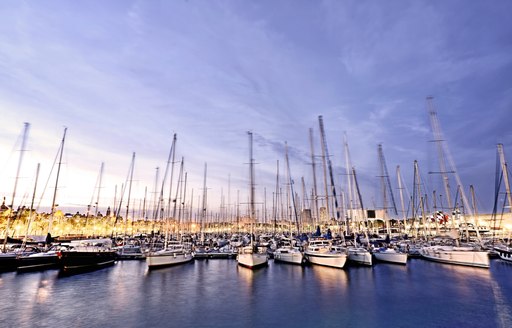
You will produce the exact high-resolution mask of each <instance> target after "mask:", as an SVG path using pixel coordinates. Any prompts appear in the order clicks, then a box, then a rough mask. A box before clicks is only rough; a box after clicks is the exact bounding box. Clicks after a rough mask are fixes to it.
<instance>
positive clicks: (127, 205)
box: [124, 152, 135, 236]
mask: <svg viewBox="0 0 512 328" xmlns="http://www.w3.org/2000/svg"><path fill="white" fill-rule="evenodd" d="M134 168H135V152H134V153H133V154H132V165H131V167H130V180H129V181H128V200H127V201H126V219H125V220H126V221H125V233H124V234H125V236H126V229H127V226H128V221H129V220H128V214H129V211H130V198H131V194H132V181H133V170H134Z"/></svg>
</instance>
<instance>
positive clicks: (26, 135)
mask: <svg viewBox="0 0 512 328" xmlns="http://www.w3.org/2000/svg"><path fill="white" fill-rule="evenodd" d="M23 126H24V128H23V139H22V142H21V150H20V157H19V159H18V168H17V170H16V178H15V180H14V189H13V192H12V201H11V210H10V213H9V216H8V217H7V225H6V226H5V237H4V245H3V250H2V251H3V252H4V253H5V252H6V251H7V238H8V237H9V228H10V225H11V217H12V213H13V212H14V198H15V197H16V189H17V187H18V180H19V177H20V172H21V163H22V162H23V154H24V153H25V146H26V143H27V138H28V130H29V128H30V123H27V122H25V123H24V124H23Z"/></svg>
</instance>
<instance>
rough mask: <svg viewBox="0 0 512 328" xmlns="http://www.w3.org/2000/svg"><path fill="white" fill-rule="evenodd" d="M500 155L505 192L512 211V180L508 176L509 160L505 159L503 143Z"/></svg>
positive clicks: (499, 146) (499, 145) (499, 151)
mask: <svg viewBox="0 0 512 328" xmlns="http://www.w3.org/2000/svg"><path fill="white" fill-rule="evenodd" d="M498 156H499V158H500V166H501V172H502V174H503V182H504V183H505V192H506V193H507V195H506V197H507V200H508V208H509V210H510V212H511V213H512V195H511V194H510V180H509V176H508V167H507V161H506V160H505V153H504V152H503V144H498Z"/></svg>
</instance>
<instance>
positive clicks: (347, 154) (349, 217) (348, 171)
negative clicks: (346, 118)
mask: <svg viewBox="0 0 512 328" xmlns="http://www.w3.org/2000/svg"><path fill="white" fill-rule="evenodd" d="M343 144H344V146H345V147H344V148H345V170H346V174H347V185H348V186H347V187H348V210H347V218H346V220H347V234H348V235H349V234H350V224H349V220H353V219H354V188H353V187H352V173H351V168H352V163H351V160H350V152H349V150H348V141H347V134H346V133H344V134H343Z"/></svg>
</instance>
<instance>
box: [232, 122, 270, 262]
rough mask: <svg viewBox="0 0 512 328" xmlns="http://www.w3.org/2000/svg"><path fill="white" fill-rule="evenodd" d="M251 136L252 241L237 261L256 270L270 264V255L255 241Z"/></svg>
mask: <svg viewBox="0 0 512 328" xmlns="http://www.w3.org/2000/svg"><path fill="white" fill-rule="evenodd" d="M247 133H248V135H249V176H250V186H251V190H250V204H249V205H250V218H249V219H250V224H251V241H250V243H249V245H247V246H244V247H241V248H239V250H238V255H237V261H238V265H241V266H244V267H247V268H250V269H256V268H259V267H262V266H265V265H267V264H268V255H267V252H266V249H265V248H263V247H258V245H257V244H256V242H255V240H254V231H253V229H254V222H253V220H255V216H256V215H255V214H256V210H255V206H254V191H255V190H254V159H253V156H252V132H247Z"/></svg>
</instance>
